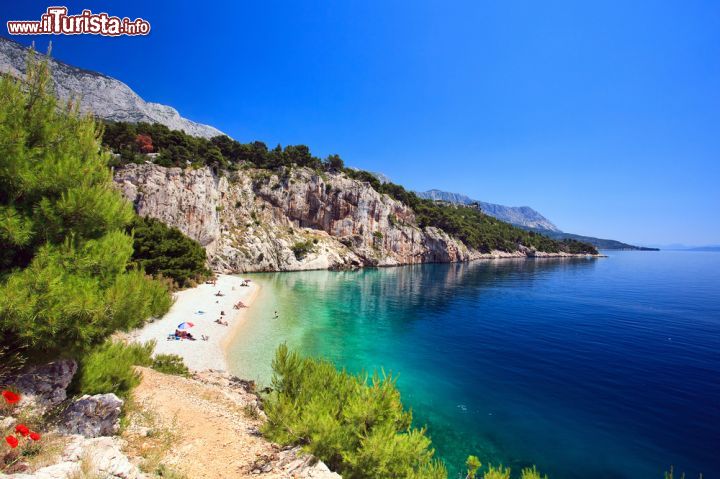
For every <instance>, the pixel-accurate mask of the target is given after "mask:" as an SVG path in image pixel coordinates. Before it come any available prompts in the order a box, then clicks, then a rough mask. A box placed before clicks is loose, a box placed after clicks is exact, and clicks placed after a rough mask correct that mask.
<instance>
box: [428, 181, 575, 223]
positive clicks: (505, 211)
mask: <svg viewBox="0 0 720 479" xmlns="http://www.w3.org/2000/svg"><path fill="white" fill-rule="evenodd" d="M417 195H418V196H419V197H421V198H426V199H430V200H441V201H447V202H449V203H458V204H463V205H471V204H473V203H477V204H478V206H479V207H480V208H481V209H482V211H483V212H484V213H486V214H488V215H490V216H494V217H495V218H497V219H499V220H502V221H505V222H506V223H511V224H514V225H516V226H522V227H524V228H527V229H542V230H547V231H554V232H558V233H560V232H561V231H560V229H559V228H558V227H557V226H555V225H554V224H552V222H551V221H550V220H549V219H547V218H545V217H544V216H543V215H541V214H540V213H538V212H537V211H535V210H534V209H532V208H530V207H529V206H503V205H497V204H495V203H486V202H484V201H479V200H473V199H472V198H470V197H469V196H465V195H461V194H459V193H449V192H447V191H440V190H429V191H423V192H418V193H417Z"/></svg>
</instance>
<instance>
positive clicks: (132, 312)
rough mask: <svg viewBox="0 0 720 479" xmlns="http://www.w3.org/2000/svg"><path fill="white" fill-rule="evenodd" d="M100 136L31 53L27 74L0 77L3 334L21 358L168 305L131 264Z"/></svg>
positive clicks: (125, 209)
mask: <svg viewBox="0 0 720 479" xmlns="http://www.w3.org/2000/svg"><path fill="white" fill-rule="evenodd" d="M100 135H101V127H100V126H99V125H98V124H97V123H96V122H95V121H94V120H93V119H92V118H91V117H90V116H87V115H81V114H80V113H79V111H78V107H77V105H76V104H69V105H60V104H58V102H57V100H56V98H55V97H54V96H53V94H52V93H51V85H50V81H49V72H48V66H47V63H45V62H38V61H37V60H36V59H35V58H34V55H33V54H30V56H29V58H28V70H27V75H26V78H25V80H17V79H14V78H12V77H10V76H3V77H2V78H0V334H2V337H3V339H4V343H5V344H11V345H12V347H13V349H14V350H15V351H23V354H25V353H26V352H27V354H34V353H38V352H41V353H43V354H47V355H49V354H52V352H53V351H54V352H58V351H60V350H62V351H64V352H70V353H73V352H82V351H84V350H87V349H89V348H91V347H92V346H93V345H96V344H99V343H101V342H102V341H103V339H105V338H106V337H107V336H109V335H110V334H111V333H112V332H113V331H115V330H117V329H127V328H132V327H135V326H138V325H140V324H141V323H142V322H143V321H144V320H145V319H146V318H147V317H149V316H155V315H160V314H162V313H164V312H165V311H167V309H168V308H169V305H170V298H169V295H168V293H167V290H166V288H165V287H164V286H163V285H162V284H160V283H156V282H154V281H152V280H151V279H150V278H148V277H146V276H145V275H144V274H143V273H142V272H141V271H138V270H135V269H132V268H131V269H130V270H128V265H129V262H130V257H131V255H132V253H133V240H132V238H131V237H130V236H129V235H127V234H125V233H124V232H123V230H124V229H125V227H126V225H127V224H128V223H129V222H130V221H131V220H132V218H133V216H134V213H133V211H132V208H131V206H130V205H129V204H128V203H127V201H125V200H124V199H123V198H122V196H121V195H120V193H118V192H117V191H116V189H115V188H114V187H113V185H112V180H111V177H110V171H109V168H108V160H109V154H108V153H106V152H104V151H103V150H102V148H101V145H100Z"/></svg>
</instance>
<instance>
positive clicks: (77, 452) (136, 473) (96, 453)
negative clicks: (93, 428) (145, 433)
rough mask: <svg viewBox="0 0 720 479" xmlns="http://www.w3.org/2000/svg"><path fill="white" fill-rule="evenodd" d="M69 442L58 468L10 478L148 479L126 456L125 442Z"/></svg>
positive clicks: (109, 439) (75, 439)
mask: <svg viewBox="0 0 720 479" xmlns="http://www.w3.org/2000/svg"><path fill="white" fill-rule="evenodd" d="M66 439H67V444H66V446H65V448H64V450H63V452H62V454H60V455H59V457H58V462H57V463H56V464H53V465H51V466H46V467H43V468H41V469H38V470H37V471H35V472H33V473H32V474H10V475H8V476H7V477H9V478H13V479H73V478H78V477H102V478H107V479H141V478H144V477H145V475H144V474H143V473H142V472H140V470H139V469H138V468H137V466H135V465H134V464H133V463H131V462H130V460H129V459H128V458H127V456H125V454H123V452H122V446H123V443H122V440H121V439H119V438H117V437H97V438H85V437H83V436H80V435H73V436H67V437H66ZM83 463H85V468H88V467H89V468H90V469H91V471H84V470H83ZM88 473H89V474H88ZM85 474H88V475H87V476H86V475H85ZM4 477H5V476H4Z"/></svg>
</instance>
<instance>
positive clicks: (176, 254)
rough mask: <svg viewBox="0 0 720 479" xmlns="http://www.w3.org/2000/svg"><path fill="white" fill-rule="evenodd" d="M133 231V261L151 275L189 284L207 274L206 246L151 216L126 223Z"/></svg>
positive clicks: (180, 283)
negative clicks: (129, 223)
mask: <svg viewBox="0 0 720 479" xmlns="http://www.w3.org/2000/svg"><path fill="white" fill-rule="evenodd" d="M129 229H130V230H131V231H132V233H133V240H134V243H133V250H134V251H133V255H132V261H133V262H134V263H135V264H136V265H137V266H139V267H140V268H142V269H144V270H145V272H147V273H148V274H151V275H153V276H156V277H157V276H162V277H165V278H171V279H172V280H173V281H174V282H175V283H176V284H177V285H178V286H180V287H188V286H191V284H192V282H193V281H194V282H199V281H203V280H204V279H205V278H207V277H208V276H209V275H210V270H209V269H208V268H207V266H206V255H205V248H203V247H202V246H201V245H200V243H198V242H197V241H195V240H192V239H190V238H188V237H187V236H185V235H184V234H183V233H182V232H181V231H180V230H179V229H177V228H171V227H169V226H167V225H165V224H164V223H163V222H162V221H158V220H156V219H154V218H140V217H138V218H136V219H135V221H133V223H132V224H131V225H130V226H129Z"/></svg>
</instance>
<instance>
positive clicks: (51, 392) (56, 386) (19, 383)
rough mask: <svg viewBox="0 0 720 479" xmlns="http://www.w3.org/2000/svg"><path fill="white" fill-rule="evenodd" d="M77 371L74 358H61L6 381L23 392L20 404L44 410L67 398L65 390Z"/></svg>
mask: <svg viewBox="0 0 720 479" xmlns="http://www.w3.org/2000/svg"><path fill="white" fill-rule="evenodd" d="M76 372H77V362H76V361H75V360H74V359H59V360H57V361H53V362H51V363H48V364H43V365H41V366H33V367H30V368H28V369H26V370H24V371H22V372H21V373H19V374H18V375H16V376H14V377H10V378H7V379H6V380H5V381H4V383H5V384H4V385H5V386H13V387H15V388H17V389H18V391H19V392H20V393H21V396H22V400H21V402H20V405H21V406H23V407H28V406H30V407H35V408H37V409H39V410H40V411H39V412H41V413H42V412H44V411H45V410H47V409H48V408H50V407H53V406H57V405H58V404H60V403H61V402H63V401H64V400H65V399H66V398H67V394H66V392H65V390H66V389H67V387H68V386H69V385H70V381H72V378H73V376H75V373H76Z"/></svg>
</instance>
